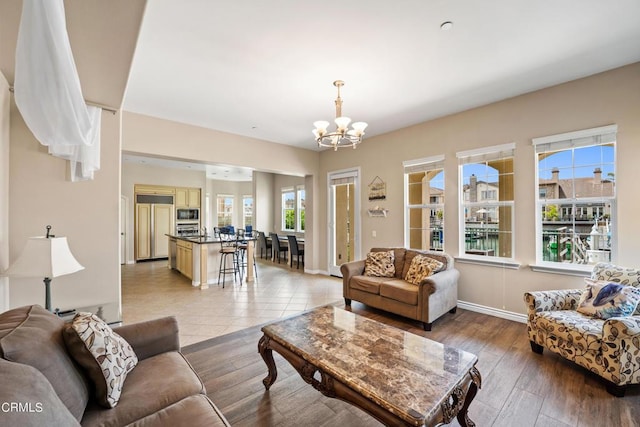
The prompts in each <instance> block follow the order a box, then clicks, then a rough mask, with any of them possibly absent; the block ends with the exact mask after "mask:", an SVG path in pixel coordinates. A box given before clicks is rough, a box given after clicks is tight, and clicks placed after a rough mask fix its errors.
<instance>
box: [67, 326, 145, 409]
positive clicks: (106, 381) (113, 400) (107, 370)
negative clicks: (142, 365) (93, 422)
mask: <svg viewBox="0 0 640 427" xmlns="http://www.w3.org/2000/svg"><path fill="white" fill-rule="evenodd" d="M64 340H65V343H66V345H67V348H68V350H69V353H70V354H71V355H72V357H73V358H74V359H75V360H76V362H78V364H79V365H80V366H82V367H83V368H84V369H85V370H86V371H87V373H88V375H89V378H91V380H92V381H93V383H94V385H95V391H96V400H97V402H98V403H99V404H100V405H102V406H104V407H107V408H114V407H115V406H116V405H117V404H118V401H119V400H120V394H121V392H122V387H123V385H124V380H125V379H126V377H127V374H128V373H129V372H131V370H132V369H133V368H134V367H135V366H136V365H137V364H138V357H137V356H136V354H135V352H134V351H133V349H132V348H131V345H129V343H128V342H127V341H125V339H124V338H122V337H121V336H120V335H118V334H116V333H115V332H114V331H113V329H111V327H109V325H107V324H106V323H105V322H104V321H103V320H102V319H100V318H99V317H98V316H96V315H93V314H91V313H78V314H76V316H75V317H74V318H73V321H72V322H71V323H70V324H68V325H66V327H65V329H64Z"/></svg>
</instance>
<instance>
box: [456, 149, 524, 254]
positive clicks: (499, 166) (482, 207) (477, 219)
mask: <svg viewBox="0 0 640 427" xmlns="http://www.w3.org/2000/svg"><path fill="white" fill-rule="evenodd" d="M514 151H515V144H505V145H499V146H494V147H486V148H482V149H479V150H470V151H464V152H459V153H457V154H456V156H457V157H458V161H459V165H460V166H459V170H460V175H459V176H460V177H459V186H460V188H459V190H460V195H461V197H460V200H461V202H460V204H461V206H460V248H461V249H462V248H464V254H465V255H466V256H470V257H476V256H480V257H496V258H508V259H512V258H513V257H514V235H513V230H514V200H513V195H514V194H513V193H514V187H513V155H514Z"/></svg>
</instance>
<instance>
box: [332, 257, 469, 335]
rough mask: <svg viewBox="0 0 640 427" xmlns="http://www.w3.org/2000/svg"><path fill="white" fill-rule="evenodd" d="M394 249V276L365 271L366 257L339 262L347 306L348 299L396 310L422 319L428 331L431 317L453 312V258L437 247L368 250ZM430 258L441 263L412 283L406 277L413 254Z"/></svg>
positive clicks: (455, 297) (455, 281) (455, 284)
mask: <svg viewBox="0 0 640 427" xmlns="http://www.w3.org/2000/svg"><path fill="white" fill-rule="evenodd" d="M388 251H393V254H394V266H395V273H394V276H393V277H374V276H368V275H364V272H365V260H360V261H353V262H349V263H346V264H342V265H341V266H340V271H341V272H342V283H343V296H344V301H345V304H346V305H347V306H350V305H351V300H355V301H360V302H362V303H364V304H366V305H369V306H371V307H375V308H379V309H381V310H385V311H388V312H391V313H395V314H399V315H401V316H404V317H408V318H410V319H414V320H418V321H420V322H422V324H423V327H424V330H425V331H430V330H431V324H432V323H433V321H434V320H436V319H437V318H439V317H440V316H442V315H443V314H444V313H446V312H447V311H448V312H450V313H455V311H456V307H457V304H458V277H459V276H460V273H459V272H458V270H456V269H455V268H454V266H453V258H452V257H451V256H450V255H448V254H446V253H444V252H436V251H418V250H413V249H405V248H373V249H371V252H388ZM419 254H420V255H423V256H426V257H429V258H433V259H435V260H437V261H439V262H441V263H442V266H441V268H440V269H439V270H437V271H436V272H435V273H434V274H432V275H430V276H428V277H426V278H424V279H423V280H422V281H421V282H420V283H419V284H417V285H414V284H412V283H409V282H408V281H406V280H405V277H406V276H407V272H408V271H409V268H410V266H411V262H412V261H413V258H414V257H415V256H416V255H419Z"/></svg>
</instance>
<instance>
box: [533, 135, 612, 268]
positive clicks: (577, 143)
mask: <svg viewBox="0 0 640 427" xmlns="http://www.w3.org/2000/svg"><path fill="white" fill-rule="evenodd" d="M617 132H618V125H616V124H612V125H607V126H601V127H597V128H591V129H583V130H578V131H573V132H565V133H559V134H555V135H549V136H543V137H538V138H532V140H531V141H532V145H533V147H534V162H535V179H534V186H535V190H534V195H535V204H536V206H535V233H536V262H535V263H534V264H530V265H529V267H530V268H531V270H532V271H535V272H542V273H556V274H566V275H571V276H586V275H588V273H590V272H591V271H592V270H593V265H592V264H573V263H558V262H551V261H544V260H543V259H542V245H543V242H542V233H541V232H540V231H541V230H540V227H541V225H542V209H541V207H542V205H543V204H573V203H589V202H590V201H594V200H595V201H602V200H603V199H607V200H609V201H610V202H611V204H612V209H611V227H612V228H611V234H612V235H613V236H616V238H615V239H614V242H613V243H612V245H611V262H614V260H615V259H617V252H618V251H617V246H618V234H617V229H616V228H617V223H618V220H617V211H618V209H617V201H618V198H617V195H616V193H617V191H614V196H613V197H608V198H595V199H594V198H587V197H585V198H576V197H572V198H567V199H544V200H541V199H540V194H539V189H540V187H539V177H538V176H539V166H540V165H539V162H538V154H539V152H538V150H537V149H536V147H538V146H542V145H545V144H550V145H552V144H554V143H560V142H563V141H567V146H566V147H564V149H565V150H566V149H568V148H579V147H587V146H593V145H602V144H605V143H606V142H600V143H598V144H594V141H593V138H592V137H594V136H600V135H610V134H614V135H615V136H616V138H614V140H613V141H612V142H615V143H616V144H617ZM617 152H618V151H617V149H615V148H614V164H615V165H616V166H617V164H618V162H617V158H616V157H617ZM560 201H561V202H560Z"/></svg>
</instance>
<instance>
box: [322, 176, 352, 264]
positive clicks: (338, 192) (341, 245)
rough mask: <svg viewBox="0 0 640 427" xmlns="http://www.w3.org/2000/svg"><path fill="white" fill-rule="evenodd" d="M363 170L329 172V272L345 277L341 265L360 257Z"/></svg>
mask: <svg viewBox="0 0 640 427" xmlns="http://www.w3.org/2000/svg"><path fill="white" fill-rule="evenodd" d="M359 175H360V174H359V170H358V169H353V170H348V171H338V172H332V173H330V174H329V179H328V181H329V182H328V191H329V274H331V275H332V276H338V277H342V273H341V272H340V266H341V265H342V264H344V263H346V262H350V261H354V260H357V259H360V179H359Z"/></svg>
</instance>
